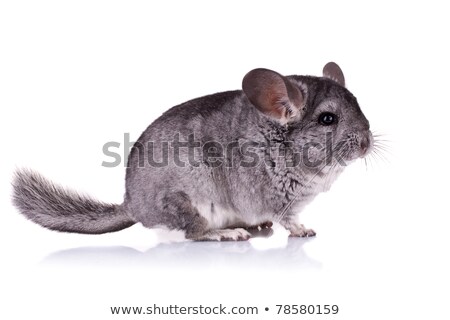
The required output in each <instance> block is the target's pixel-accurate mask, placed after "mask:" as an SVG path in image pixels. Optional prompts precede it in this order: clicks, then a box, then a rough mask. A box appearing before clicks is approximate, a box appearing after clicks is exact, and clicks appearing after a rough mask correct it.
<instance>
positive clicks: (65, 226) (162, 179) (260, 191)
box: [13, 62, 374, 241]
mask: <svg viewBox="0 0 450 320" xmlns="http://www.w3.org/2000/svg"><path fill="white" fill-rule="evenodd" d="M373 144H374V142H373V136H372V133H371V131H370V130H369V122H368V121H367V119H366V117H365V116H364V114H363V113H362V111H361V109H360V107H359V105H358V102H357V100H356V98H355V97H354V96H353V94H352V93H350V91H348V90H347V89H346V88H345V80H344V75H343V73H342V71H341V69H340V67H339V66H338V65H337V64H335V63H333V62H330V63H328V64H326V65H325V67H324V68H323V76H322V77H313V76H297V75H293V76H282V75H280V74H278V73H277V72H274V71H271V70H268V69H255V70H252V71H250V72H249V73H247V75H245V77H244V79H243V82H242V90H236V91H227V92H221V93H216V94H212V95H208V96H204V97H201V98H197V99H194V100H190V101H188V102H185V103H183V104H180V105H178V106H175V107H173V108H171V109H169V110H168V111H166V112H165V113H164V114H163V115H162V116H160V117H159V118H158V119H156V120H155V121H154V122H153V123H152V124H151V125H150V126H149V127H148V128H147V129H146V130H145V131H144V132H143V133H142V135H141V136H140V138H139V139H138V141H137V142H136V143H135V145H134V147H133V148H132V150H131V152H130V155H129V157H128V165H127V170H126V192H125V196H124V201H123V203H122V204H120V205H118V204H107V203H103V202H99V201H97V200H94V199H92V198H90V197H88V196H85V195H80V194H79V193H76V192H74V191H71V190H68V189H65V188H62V187H61V186H58V185H55V184H53V183H52V182H50V181H48V180H46V179H45V178H43V177H42V176H41V175H39V174H37V173H35V172H33V171H31V170H18V171H17V172H16V173H15V176H14V180H13V203H14V205H15V206H16V207H17V208H18V209H19V211H20V212H21V213H22V214H23V215H25V216H26V217H27V218H28V219H30V220H32V221H34V222H35V223H38V224H40V225H41V226H44V227H46V228H48V229H52V230H57V231H64V232H76V233H86V234H99V233H106V232H113V231H118V230H121V229H124V228H127V227H130V226H131V225H133V224H135V223H137V222H140V223H142V225H144V226H145V227H148V228H156V227H165V228H168V229H170V230H182V231H184V232H185V236H186V238H187V239H192V240H219V241H221V240H247V239H248V238H249V237H250V236H251V233H250V230H254V228H255V227H258V226H259V227H260V228H261V227H262V228H268V227H270V226H271V225H272V221H275V222H278V223H280V224H281V225H282V226H284V227H285V228H286V229H288V230H289V231H290V233H291V235H292V236H295V237H307V236H314V235H315V232H314V231H313V230H311V229H306V228H305V227H304V226H303V225H302V224H300V223H299V222H298V214H299V213H300V212H301V211H302V210H303V208H304V207H305V205H307V204H308V203H309V202H310V201H312V200H313V199H314V197H315V196H316V195H317V194H319V193H320V192H323V191H326V190H328V189H329V188H330V186H331V184H332V182H333V181H334V180H335V179H336V178H337V176H338V175H339V174H340V173H341V172H342V171H343V169H344V168H345V167H346V165H348V164H349V163H351V162H352V161H354V160H355V159H357V158H363V157H365V156H366V155H368V154H369V153H370V151H371V150H372V148H373Z"/></svg>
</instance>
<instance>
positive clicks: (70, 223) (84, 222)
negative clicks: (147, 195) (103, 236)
mask: <svg viewBox="0 0 450 320" xmlns="http://www.w3.org/2000/svg"><path fill="white" fill-rule="evenodd" d="M13 189H14V190H13V203H14V205H15V206H16V207H17V208H18V209H19V211H20V212H21V213H22V214H23V215H24V216H25V217H27V218H28V219H30V220H32V221H34V222H35V223H37V224H40V225H41V226H43V227H45V228H48V229H52V230H57V231H64V232H76V233H89V234H99V233H106V232H113V231H118V230H122V229H125V228H128V227H130V226H132V225H133V224H134V223H135V222H134V221H133V220H131V218H129V217H128V216H127V215H126V214H125V212H123V211H122V209H121V207H120V206H119V205H115V204H106V203H102V202H98V201H96V200H94V199H92V198H90V197H88V196H84V195H80V194H78V193H76V192H73V191H70V190H67V189H65V188H63V187H61V186H58V185H55V184H53V183H52V182H50V181H49V180H47V179H45V178H44V177H43V176H41V175H40V174H38V173H36V172H33V171H31V170H19V171H17V172H16V173H15V176H14V180H13Z"/></svg>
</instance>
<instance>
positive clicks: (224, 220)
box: [195, 202, 245, 229]
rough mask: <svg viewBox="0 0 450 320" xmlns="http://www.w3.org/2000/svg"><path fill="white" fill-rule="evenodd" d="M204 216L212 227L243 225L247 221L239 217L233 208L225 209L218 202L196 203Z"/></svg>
mask: <svg viewBox="0 0 450 320" xmlns="http://www.w3.org/2000/svg"><path fill="white" fill-rule="evenodd" d="M195 207H196V208H197V210H198V212H199V213H200V215H201V216H202V217H204V218H205V219H206V220H207V221H208V227H209V228H211V229H224V228H227V227H243V226H245V223H244V222H243V221H242V220H241V219H239V217H238V216H237V215H236V213H235V212H234V211H232V210H229V209H225V208H223V207H220V206H218V205H216V204H214V206H212V205H211V203H206V202H204V203H197V204H196V205H195Z"/></svg>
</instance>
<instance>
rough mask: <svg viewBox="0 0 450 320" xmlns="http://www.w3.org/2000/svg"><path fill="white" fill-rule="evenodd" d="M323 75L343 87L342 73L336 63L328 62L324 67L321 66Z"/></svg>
mask: <svg viewBox="0 0 450 320" xmlns="http://www.w3.org/2000/svg"><path fill="white" fill-rule="evenodd" d="M323 76H324V77H325V78H328V79H331V80H333V81H335V82H337V83H339V84H340V85H341V86H343V87H345V78H344V73H343V72H342V70H341V68H339V66H338V65H337V64H336V63H334V62H328V63H327V64H326V65H325V67H323Z"/></svg>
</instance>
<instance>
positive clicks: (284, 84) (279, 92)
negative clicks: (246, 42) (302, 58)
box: [242, 69, 304, 124]
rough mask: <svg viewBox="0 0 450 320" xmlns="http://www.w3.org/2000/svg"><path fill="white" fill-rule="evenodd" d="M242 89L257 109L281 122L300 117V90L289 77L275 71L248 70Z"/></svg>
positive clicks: (284, 122)
mask: <svg viewBox="0 0 450 320" xmlns="http://www.w3.org/2000/svg"><path fill="white" fill-rule="evenodd" d="M242 89H243V90H244V93H245V95H246V96H247V98H248V99H249V100H250V102H251V103H252V104H253V105H254V106H255V107H256V108H257V109H258V110H259V111H261V112H262V113H264V114H266V115H268V116H270V117H272V118H274V119H277V120H279V121H280V122H281V123H282V124H286V123H287V122H289V121H293V120H294V119H298V118H299V117H300V110H302V107H303V104H304V98H303V94H302V92H301V91H300V89H299V88H298V87H296V86H295V85H294V84H293V83H292V82H291V81H290V80H289V79H287V78H286V77H283V76H282V75H280V74H278V73H276V72H275V71H272V70H268V69H254V70H252V71H250V72H249V73H247V74H246V75H245V77H244V79H243V80H242Z"/></svg>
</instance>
